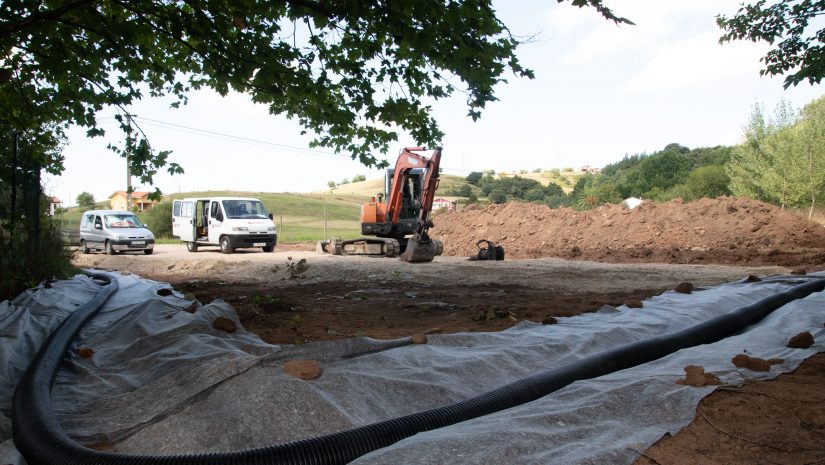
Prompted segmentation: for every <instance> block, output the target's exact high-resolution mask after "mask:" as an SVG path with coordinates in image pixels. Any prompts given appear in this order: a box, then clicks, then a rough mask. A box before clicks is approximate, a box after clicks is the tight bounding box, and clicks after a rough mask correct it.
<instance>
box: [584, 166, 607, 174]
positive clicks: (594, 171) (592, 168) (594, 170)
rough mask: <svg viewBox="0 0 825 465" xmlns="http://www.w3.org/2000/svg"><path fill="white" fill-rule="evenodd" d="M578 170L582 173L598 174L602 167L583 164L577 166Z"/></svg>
mask: <svg viewBox="0 0 825 465" xmlns="http://www.w3.org/2000/svg"><path fill="white" fill-rule="evenodd" d="M579 171H581V172H582V173H592V174H598V173H601V172H602V169H601V168H596V167H595V166H590V165H584V166H582V167H581V168H579Z"/></svg>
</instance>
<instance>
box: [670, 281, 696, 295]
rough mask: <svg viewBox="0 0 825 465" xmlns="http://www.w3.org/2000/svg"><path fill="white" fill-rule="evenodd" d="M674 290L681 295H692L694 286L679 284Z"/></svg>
mask: <svg viewBox="0 0 825 465" xmlns="http://www.w3.org/2000/svg"><path fill="white" fill-rule="evenodd" d="M674 290H675V291H676V292H678V293H680V294H690V293H691V292H693V284H691V283H688V282H685V283H679V285H678V286H676V288H675V289H674Z"/></svg>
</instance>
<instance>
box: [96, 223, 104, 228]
mask: <svg viewBox="0 0 825 465" xmlns="http://www.w3.org/2000/svg"><path fill="white" fill-rule="evenodd" d="M95 229H103V225H102V224H100V223H95Z"/></svg>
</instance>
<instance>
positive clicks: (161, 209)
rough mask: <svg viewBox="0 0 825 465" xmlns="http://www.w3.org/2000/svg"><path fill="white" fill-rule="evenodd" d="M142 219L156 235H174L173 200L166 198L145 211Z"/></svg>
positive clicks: (163, 236) (165, 236) (167, 236)
mask: <svg viewBox="0 0 825 465" xmlns="http://www.w3.org/2000/svg"><path fill="white" fill-rule="evenodd" d="M141 221H143V223H145V224H146V227H147V228H149V230H151V231H152V233H153V234H154V235H155V237H160V238H169V237H172V201H171V200H164V201H163V202H161V203H159V204H157V205H155V206H154V207H152V208H151V209H149V210H147V211H145V212H143V214H142V215H141Z"/></svg>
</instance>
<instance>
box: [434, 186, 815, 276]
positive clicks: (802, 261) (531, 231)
mask: <svg viewBox="0 0 825 465" xmlns="http://www.w3.org/2000/svg"><path fill="white" fill-rule="evenodd" d="M434 223H435V226H434V227H433V228H432V230H431V234H432V235H433V237H435V238H437V239H440V240H442V241H444V254H445V255H455V256H468V257H469V256H473V255H475V254H476V253H477V251H478V248H477V247H476V242H477V241H478V240H480V239H488V240H491V241H493V242H497V243H499V244H500V245H502V246H504V248H505V250H506V256H507V257H508V258H539V257H561V258H569V259H578V260H592V261H603V262H648V263H651V262H657V263H718V264H748V265H779V266H789V267H790V266H809V267H812V268H817V269H818V268H820V267H822V266H825V228H823V227H822V226H820V225H818V224H816V223H813V222H811V221H808V220H806V219H804V218H801V217H799V216H797V215H795V214H793V213H790V212H787V211H784V210H781V209H779V208H778V207H776V206H774V205H770V204H766V203H763V202H759V201H756V200H751V199H740V198H734V197H722V198H719V199H701V200H698V201H696V202H690V203H684V202H682V201H681V200H680V199H676V200H672V201H670V202H666V203H655V202H645V203H643V204H641V205H640V206H638V207H636V208H634V209H632V210H631V209H628V208H626V207H624V206H622V205H605V206H602V207H599V208H597V209H594V210H590V211H584V212H578V211H574V210H571V209H568V208H559V209H551V208H548V207H546V206H544V205H536V204H529V203H520V202H510V203H506V204H502V205H490V206H488V207H486V208H483V209H477V210H463V211H460V212H452V213H443V214H439V215H438V216H436V217H435V219H434Z"/></svg>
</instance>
